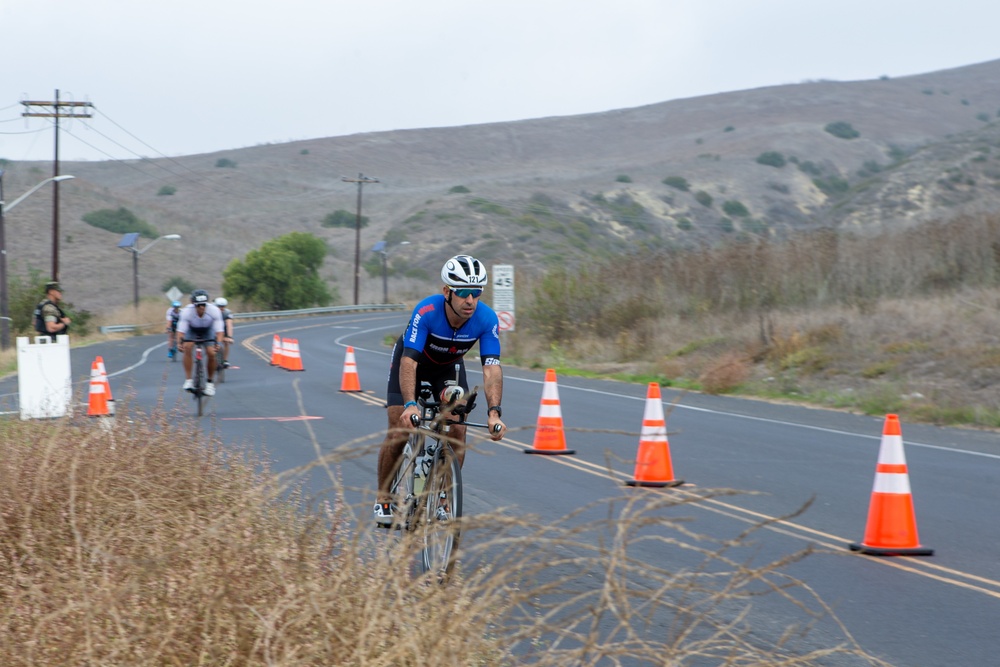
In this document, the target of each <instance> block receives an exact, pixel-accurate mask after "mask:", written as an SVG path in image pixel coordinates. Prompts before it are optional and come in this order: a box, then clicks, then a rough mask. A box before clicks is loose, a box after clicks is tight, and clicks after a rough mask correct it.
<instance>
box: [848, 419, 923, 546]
mask: <svg viewBox="0 0 1000 667" xmlns="http://www.w3.org/2000/svg"><path fill="white" fill-rule="evenodd" d="M849 546H850V548H851V551H860V552H861V553H863V554H870V555H873V556H933V555H934V550H933V549H928V548H926V547H922V546H920V539H919V538H918V537H917V517H916V515H915V514H914V512H913V496H912V495H911V493H910V475H909V473H908V472H907V469H906V455H905V454H904V453H903V432H902V431H901V430H900V428H899V417H897V416H896V415H886V417H885V425H884V426H883V428H882V442H881V444H880V445H879V450H878V464H877V465H876V466H875V486H874V488H873V489H872V498H871V504H870V505H869V506H868V524H867V526H866V527H865V539H864V541H862V542H860V543H858V542H852V543H851V544H850V545H849Z"/></svg>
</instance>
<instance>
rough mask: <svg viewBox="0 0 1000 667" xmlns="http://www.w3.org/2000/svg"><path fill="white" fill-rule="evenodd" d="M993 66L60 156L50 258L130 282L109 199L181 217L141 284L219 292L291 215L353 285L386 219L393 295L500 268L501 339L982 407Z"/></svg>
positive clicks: (74, 279)
mask: <svg viewBox="0 0 1000 667" xmlns="http://www.w3.org/2000/svg"><path fill="white" fill-rule="evenodd" d="M998 79H1000V61H992V62H987V63H982V64H978V65H971V66H968V67H961V68H957V69H952V70H946V71H941V72H932V73H928V74H922V75H918V76H910V77H903V78H899V79H889V78H882V79H879V80H875V81H858V82H832V81H817V82H807V83H802V84H797V85H786V86H776V87H770V88H761V89H756V90H747V91H737V92H730V93H723V94H719V95H711V96H705V97H698V98H691V99H684V100H674V101H670V102H664V103H661V104H654V105H649V106H645V107H640V108H635V109H624V110H616V111H609V112H605V113H599V114H589V115H582V116H573V117H562V118H545V119H537V120H528V121H520V122H511V123H493V124H487V125H476V126H466V127H455V128H436V129H426V130H407V131H394V132H381V133H371V134H361V135H353V136H347V137H332V138H324V139H314V140H308V141H298V142H292V143H287V144H271V145H261V146H254V147H247V148H238V149H233V150H231V151H222V152H219V153H212V154H206V155H190V156H180V157H173V158H167V157H158V158H151V159H145V160H137V161H131V162H127V163H126V162H115V161H108V162H96V163H65V164H64V165H63V168H62V171H63V173H73V174H75V175H76V179H75V180H72V181H68V182H67V183H64V184H62V186H61V188H62V189H61V191H62V193H63V194H62V195H61V201H62V208H61V211H62V225H61V227H60V229H61V232H60V248H61V253H62V264H61V266H62V269H61V276H60V277H61V278H62V281H63V283H64V285H65V286H66V288H67V291H66V298H67V299H68V300H70V301H72V302H73V303H74V305H75V306H77V307H78V308H81V309H86V310H90V311H94V312H95V315H96V318H97V319H100V318H101V316H102V314H105V313H107V312H109V311H111V310H113V309H114V308H115V307H116V306H119V305H124V304H127V303H129V300H130V299H131V290H130V289H128V288H127V287H126V286H129V285H131V281H132V273H131V271H132V264H131V258H130V256H129V255H127V254H126V253H122V252H121V251H120V250H118V249H117V248H116V247H115V246H116V243H117V242H118V238H119V236H118V235H117V234H116V233H112V232H108V231H104V230H101V229H96V228H94V227H92V226H90V225H88V224H87V223H86V222H84V221H83V218H84V216H85V215H87V214H90V213H92V212H94V211H101V210H112V211H116V210H119V209H123V208H124V209H126V210H127V211H129V212H131V213H132V214H134V215H135V216H136V217H137V218H138V219H141V220H143V221H145V222H147V223H148V224H149V225H151V226H152V228H155V229H156V230H158V231H159V233H161V234H173V233H178V234H181V235H182V237H183V238H182V240H181V241H176V242H171V243H162V244H160V245H158V246H157V247H156V248H155V249H154V250H153V251H152V252H149V253H146V254H144V255H143V256H142V261H141V265H140V269H139V282H140V291H141V293H142V294H143V295H145V296H147V297H148V298H150V299H162V295H160V294H159V291H160V288H161V286H162V285H163V284H164V281H165V280H167V279H168V278H170V277H173V276H182V277H184V278H185V279H188V280H190V281H191V282H192V283H194V284H197V285H198V286H199V287H206V288H208V289H209V290H210V291H211V292H212V293H213V296H214V295H215V294H217V293H218V292H219V289H220V287H221V284H222V274H223V270H224V269H225V267H226V266H228V265H229V263H230V262H231V261H232V260H233V259H242V258H244V257H246V255H247V253H249V252H251V251H252V250H255V249H256V248H259V247H261V246H262V245H263V244H264V243H265V242H267V241H269V240H271V239H274V238H276V237H278V236H282V235H284V234H288V233H290V232H307V233H309V234H314V235H316V236H317V237H319V238H321V239H323V240H324V241H325V242H326V243H327V245H328V247H329V249H330V250H329V253H328V254H327V256H326V258H325V260H324V263H323V264H322V265H321V266H320V267H318V275H319V278H320V279H321V280H323V281H325V282H326V283H327V284H329V285H330V287H331V289H330V293H331V294H334V295H340V296H339V297H335V298H340V299H341V301H342V302H343V300H345V299H346V298H348V297H346V296H345V295H350V294H353V277H354V261H355V251H356V248H357V249H359V250H360V253H359V254H360V257H361V264H362V268H363V270H362V280H361V286H360V300H361V301H362V302H380V301H381V300H382V272H381V269H382V265H381V261H380V260H381V258H380V256H379V255H377V254H375V253H373V252H371V248H372V246H373V245H374V244H375V243H376V242H378V241H386V243H387V244H388V246H387V247H388V248H389V250H388V254H387V257H386V259H387V262H386V268H387V282H388V293H389V298H390V299H391V300H394V301H409V302H414V301H416V300H417V299H418V298H420V297H421V296H423V295H425V294H426V293H427V291H428V290H433V289H436V279H435V277H436V275H437V271H438V267H439V266H440V265H441V263H442V262H443V261H444V259H446V258H447V257H448V256H450V255H452V254H455V253H457V252H469V253H473V254H476V255H477V256H479V257H480V258H482V259H484V260H486V261H487V262H488V263H489V264H495V263H510V264H514V265H515V267H516V269H517V275H518V286H519V290H518V294H517V302H518V309H519V327H518V332H517V333H516V334H514V335H512V336H510V337H509V341H510V342H509V344H508V345H507V350H508V351H509V352H508V353H507V354H506V356H507V358H508V359H509V360H511V361H518V362H519V363H524V364H528V365H559V366H560V367H576V368H584V369H585V370H587V371H588V372H602V373H604V372H618V373H624V374H626V375H629V376H631V377H643V376H650V377H655V378H657V379H660V380H661V381H663V382H665V383H669V384H673V385H675V386H688V387H691V388H697V389H704V390H709V391H739V392H744V393H754V394H757V395H768V396H773V397H783V398H792V399H795V400H810V401H814V402H820V403H822V404H824V405H829V406H838V407H844V408H848V409H860V410H866V411H871V412H874V413H876V414H877V413H880V412H884V411H888V410H890V409H891V410H893V411H896V412H901V413H903V414H904V416H907V417H910V418H920V419H930V420H934V421H942V422H949V423H953V422H961V423H975V424H979V425H983V426H995V425H997V409H998V406H997V401H998V399H997V392H996V391H995V387H996V380H997V378H996V371H995V370H994V369H995V368H996V367H997V362H998V361H1000V359H998V358H997V357H996V354H997V353H996V352H995V350H996V347H997V340H996V337H995V335H994V333H993V332H996V331H997V330H998V327H997V326H996V325H997V322H996V321H995V320H996V316H995V314H996V312H997V307H998V304H1000V300H998V295H997V289H998V284H997V275H996V273H997V271H996V266H995V264H996V256H997V254H998V250H997V246H996V243H997V239H998V236H997V229H996V228H997V222H996V216H997V212H998V211H1000V87H998V86H997V85H996V82H997V80H998ZM362 172H363V173H364V174H365V175H369V176H375V177H377V178H378V180H379V182H378V183H368V184H366V185H365V186H364V187H363V190H362V191H361V192H362V195H363V197H362V200H363V216H364V222H365V225H364V227H363V229H362V233H361V238H360V240H359V238H358V237H357V235H356V232H355V230H354V229H353V228H352V226H350V225H349V224H347V221H348V220H349V218H350V217H351V214H352V213H354V212H355V210H356V209H355V205H356V199H357V195H358V187H359V186H356V184H355V183H345V182H342V181H341V180H340V179H341V176H342V175H343V174H352V175H353V174H358V173H362ZM48 173H50V170H49V165H47V164H45V163H9V164H7V173H6V175H5V179H7V180H6V183H5V184H6V186H7V187H8V189H9V190H10V191H11V192H12V193H17V192H20V191H22V190H24V189H27V188H28V187H30V186H31V184H33V182H36V181H37V180H38V179H40V178H44V177H45V176H46V175H47V174H48ZM50 194H51V193H50V192H49V191H48V190H46V191H42V192H39V193H38V194H37V195H36V196H34V197H32V198H31V199H29V200H27V201H26V202H25V203H24V205H23V206H22V207H20V208H19V209H18V210H17V212H16V213H15V214H14V215H12V216H9V222H8V242H9V246H10V249H11V251H10V253H9V259H10V264H11V271H12V273H13V274H14V275H15V276H17V275H27V274H28V271H29V269H31V268H35V269H39V268H40V270H42V271H45V270H46V269H47V267H48V261H49V255H50V252H51V242H52V239H51V235H50V234H49V233H47V230H48V228H49V227H48V225H49V222H48V221H49V219H50V216H51V212H50V210H49V206H50V202H51V200H50V199H49V197H50ZM331 221H333V222H331ZM28 230H31V231H30V232H29V231H28ZM359 241H360V243H359ZM403 241H406V242H407V244H406V245H405V246H404V245H402V244H401V243H402V242H403ZM358 243H359V245H356V244H358ZM486 300H487V302H489V293H487V296H486ZM161 302H162V301H161Z"/></svg>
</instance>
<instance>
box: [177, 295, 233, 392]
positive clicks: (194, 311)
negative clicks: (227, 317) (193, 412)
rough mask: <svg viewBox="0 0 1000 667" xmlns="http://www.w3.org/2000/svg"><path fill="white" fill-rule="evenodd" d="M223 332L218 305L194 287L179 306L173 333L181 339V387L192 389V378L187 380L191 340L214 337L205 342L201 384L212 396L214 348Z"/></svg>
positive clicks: (192, 358) (189, 373) (200, 340)
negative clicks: (204, 374)
mask: <svg viewBox="0 0 1000 667" xmlns="http://www.w3.org/2000/svg"><path fill="white" fill-rule="evenodd" d="M223 333H225V329H224V325H223V323H222V311H221V310H219V308H218V306H216V305H215V304H214V303H211V302H210V300H209V298H208V292H206V291H205V290H203V289H198V290H195V291H194V292H192V293H191V303H190V304H189V305H187V306H184V308H182V309H181V316H180V317H179V318H177V335H178V336H179V337H180V340H181V349H182V350H183V352H184V377H185V378H186V379H185V380H184V386H183V389H184V390H185V391H190V390H192V389H194V382H193V381H192V380H191V371H192V370H193V368H194V357H193V355H192V351H193V350H194V344H195V343H200V342H204V341H214V342H215V345H206V346H205V350H206V351H207V352H208V360H207V363H206V364H205V366H206V370H207V371H208V382H207V383H206V384H205V395H206V396H215V383H214V382H213V379H214V378H215V352H216V350H217V349H218V346H219V344H220V343H221V342H222V336H223Z"/></svg>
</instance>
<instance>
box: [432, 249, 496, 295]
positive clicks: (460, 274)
mask: <svg viewBox="0 0 1000 667" xmlns="http://www.w3.org/2000/svg"><path fill="white" fill-rule="evenodd" d="M441 280H442V281H444V284H445V285H447V286H448V287H486V285H487V284H488V283H489V277H488V276H487V274H486V265H485V264H483V263H482V262H480V261H479V260H478V259H476V258H475V257H471V256H469V255H455V256H454V257H452V258H451V259H449V260H448V261H447V262H445V263H444V266H442V267H441Z"/></svg>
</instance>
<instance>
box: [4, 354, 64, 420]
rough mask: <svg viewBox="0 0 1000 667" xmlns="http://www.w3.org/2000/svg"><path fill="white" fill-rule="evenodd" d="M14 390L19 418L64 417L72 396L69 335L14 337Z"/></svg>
mask: <svg viewBox="0 0 1000 667" xmlns="http://www.w3.org/2000/svg"><path fill="white" fill-rule="evenodd" d="M17 391H18V402H19V403H20V406H21V419H46V418H50V417H64V416H65V415H66V414H67V412H69V406H70V401H71V400H72V398H73V386H72V383H71V378H70V365H69V336H57V337H56V342H55V343H53V342H52V339H51V338H49V337H48V336H37V337H36V338H35V342H34V343H32V342H31V339H30V338H25V337H19V338H18V339H17Z"/></svg>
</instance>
